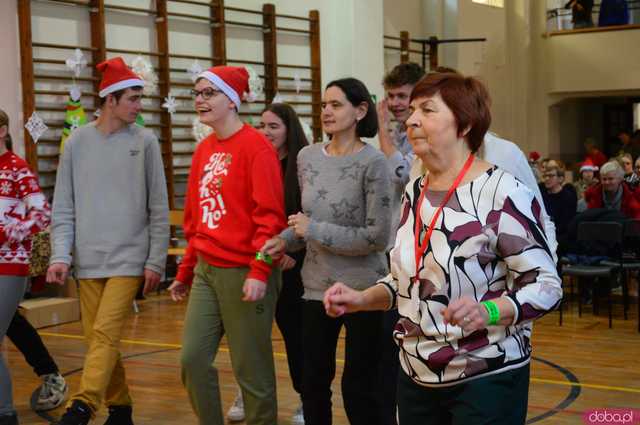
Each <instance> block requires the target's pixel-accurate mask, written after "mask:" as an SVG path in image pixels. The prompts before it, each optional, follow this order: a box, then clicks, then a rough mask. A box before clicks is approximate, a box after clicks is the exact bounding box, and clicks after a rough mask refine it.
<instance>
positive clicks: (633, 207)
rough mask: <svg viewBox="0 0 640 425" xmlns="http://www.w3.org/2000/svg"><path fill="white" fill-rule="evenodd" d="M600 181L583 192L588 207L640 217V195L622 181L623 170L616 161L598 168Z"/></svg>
mask: <svg viewBox="0 0 640 425" xmlns="http://www.w3.org/2000/svg"><path fill="white" fill-rule="evenodd" d="M600 181H601V182H602V183H600V184H597V185H595V186H591V187H590V188H589V189H587V191H586V192H585V193H584V199H585V201H586V202H587V207H588V208H610V209H615V210H618V211H620V212H621V213H622V214H624V215H626V216H627V217H629V218H632V219H638V218H640V199H639V198H640V196H639V195H638V193H637V192H635V191H633V190H632V189H631V188H630V187H629V186H628V185H627V184H626V183H624V171H623V169H622V167H621V166H620V164H618V162H617V161H609V162H607V163H606V164H604V165H603V166H602V167H601V168H600Z"/></svg>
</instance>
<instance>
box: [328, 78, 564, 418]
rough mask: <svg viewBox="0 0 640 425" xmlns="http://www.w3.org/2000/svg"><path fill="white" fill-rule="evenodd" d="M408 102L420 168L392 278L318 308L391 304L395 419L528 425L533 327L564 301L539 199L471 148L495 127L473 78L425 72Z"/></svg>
mask: <svg viewBox="0 0 640 425" xmlns="http://www.w3.org/2000/svg"><path fill="white" fill-rule="evenodd" d="M411 99H412V100H411V109H412V115H411V117H410V118H409V119H408V120H407V126H408V134H409V140H410V142H411V145H412V146H413V150H414V152H415V154H416V155H417V156H418V157H420V159H422V161H423V163H424V164H425V168H426V173H425V175H423V176H420V177H418V178H416V179H414V180H413V181H411V182H409V184H408V185H407V187H406V191H405V194H404V206H403V210H402V218H401V225H400V228H399V230H398V233H397V238H396V242H395V247H394V249H393V250H392V252H391V274H389V275H388V276H387V277H386V278H385V279H382V280H381V281H379V282H378V284H377V285H375V286H372V287H370V288H369V289H367V290H364V291H356V290H353V289H351V288H348V287H346V286H345V285H343V284H342V283H340V282H337V283H335V284H334V285H333V286H332V287H331V288H330V289H328V290H327V291H326V293H325V296H324V304H325V309H326V311H327V313H328V314H329V315H330V316H340V315H342V314H345V313H348V312H354V311H364V310H376V309H391V308H396V307H397V308H398V311H399V313H400V320H399V321H398V323H397V325H396V328H395V331H394V337H395V339H396V341H397V343H398V345H399V346H400V363H401V365H402V369H403V372H401V373H400V375H401V376H400V377H399V387H398V410H399V419H400V423H401V424H402V425H412V424H421V425H427V424H439V425H440V424H492V425H495V424H505V425H507V424H508V425H515V424H524V423H525V418H526V414H527V400H528V390H529V388H528V387H529V385H528V384H529V361H530V358H531V329H532V325H531V322H532V321H533V320H534V319H537V318H539V317H541V316H542V315H544V314H545V313H547V312H549V311H552V310H553V309H555V308H556V307H557V306H558V304H559V302H560V299H561V297H562V289H561V285H560V279H559V277H558V275H557V272H556V266H555V264H554V260H553V257H552V253H551V250H550V248H549V245H548V242H547V236H546V235H545V230H544V226H543V223H542V219H541V206H540V204H539V203H538V201H537V200H536V198H535V197H534V195H533V193H532V192H531V191H530V190H529V189H528V188H527V187H526V186H524V185H523V184H522V183H521V182H519V181H518V180H517V179H516V178H515V177H513V176H512V175H510V174H508V173H506V172H505V171H503V170H501V169H500V168H498V167H496V166H494V165H492V164H489V163H487V162H485V161H483V160H481V159H479V158H478V157H477V156H476V155H475V153H476V152H477V150H478V148H479V147H480V145H481V144H482V140H483V137H484V135H485V133H486V131H487V129H488V128H489V124H490V122H491V115H490V112H489V96H488V93H487V91H486V89H485V88H484V86H483V85H482V84H481V83H480V82H479V81H478V80H476V79H473V78H465V77H463V76H461V75H458V74H450V73H443V74H430V75H428V76H427V77H425V78H424V79H423V80H422V81H421V82H419V83H418V85H417V86H416V87H415V89H414V91H413V93H412V96H411ZM416 212H419V213H418V214H417V213H416ZM416 276H417V278H416Z"/></svg>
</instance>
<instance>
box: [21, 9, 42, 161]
mask: <svg viewBox="0 0 640 425" xmlns="http://www.w3.org/2000/svg"><path fill="white" fill-rule="evenodd" d="M18 27H19V29H20V69H21V72H22V114H23V117H24V122H25V123H26V122H27V120H28V119H29V117H31V114H32V113H33V111H35V94H34V76H33V48H32V40H31V0H18ZM24 151H25V157H26V158H25V159H26V160H27V162H28V163H29V165H30V166H31V169H32V170H34V171H35V172H38V152H37V150H36V145H35V143H34V142H33V139H32V138H31V135H30V134H29V132H28V131H27V129H24Z"/></svg>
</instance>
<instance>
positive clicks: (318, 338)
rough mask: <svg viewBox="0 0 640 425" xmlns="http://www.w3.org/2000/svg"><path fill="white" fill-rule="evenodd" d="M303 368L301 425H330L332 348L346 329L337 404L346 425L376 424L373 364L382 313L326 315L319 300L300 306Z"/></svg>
mask: <svg viewBox="0 0 640 425" xmlns="http://www.w3.org/2000/svg"><path fill="white" fill-rule="evenodd" d="M303 322H304V329H305V331H304V333H303V337H302V340H303V345H304V354H303V356H304V366H303V379H302V403H303V407H304V420H305V425H330V424H331V423H332V422H331V421H332V416H331V382H332V381H333V378H334V377H335V372H336V346H337V343H338V336H339V334H340V329H341V328H342V326H343V325H344V326H345V328H346V338H345V344H344V346H345V359H344V370H343V373H342V400H343V403H344V409H345V411H346V413H347V418H348V419H349V423H350V424H351V425H378V424H382V422H381V419H380V411H381V409H380V389H379V387H378V384H379V379H378V376H379V375H378V365H379V361H380V348H381V339H382V338H381V337H382V312H380V311H374V312H362V313H353V314H347V315H345V316H343V317H339V318H336V319H334V318H331V317H329V316H327V314H326V313H325V310H324V306H323V304H322V302H321V301H305V302H304V305H303Z"/></svg>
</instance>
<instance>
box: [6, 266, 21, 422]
mask: <svg viewBox="0 0 640 425" xmlns="http://www.w3.org/2000/svg"><path fill="white" fill-rule="evenodd" d="M26 285H27V278H26V277H25V276H0V342H1V341H2V339H3V338H4V335H5V333H6V332H7V328H8V327H9V324H10V323H11V319H12V318H13V315H14V314H15V312H16V309H17V308H18V304H19V303H20V300H22V296H23V295H24V290H25V288H26ZM11 414H15V410H14V408H13V388H12V387H11V376H9V369H7V365H6V364H5V362H4V357H3V356H2V355H0V416H5V415H11Z"/></svg>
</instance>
